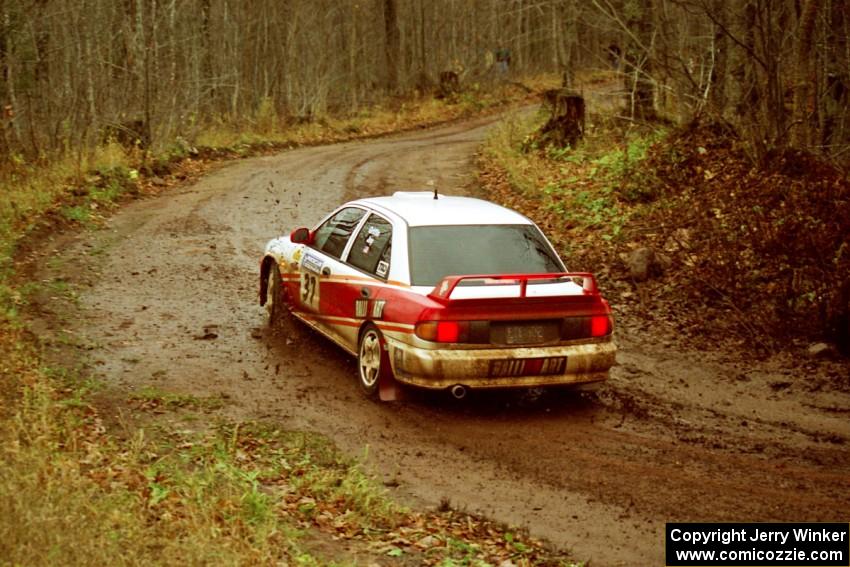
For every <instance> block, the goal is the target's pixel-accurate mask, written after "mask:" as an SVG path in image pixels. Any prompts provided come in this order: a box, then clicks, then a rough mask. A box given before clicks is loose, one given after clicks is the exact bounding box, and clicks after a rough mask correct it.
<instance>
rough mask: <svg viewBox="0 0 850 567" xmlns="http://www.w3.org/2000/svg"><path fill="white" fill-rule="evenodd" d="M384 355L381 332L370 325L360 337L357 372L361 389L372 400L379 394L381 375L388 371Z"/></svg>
mask: <svg viewBox="0 0 850 567" xmlns="http://www.w3.org/2000/svg"><path fill="white" fill-rule="evenodd" d="M383 355H384V353H383V337H382V336H381V331H379V330H378V329H377V328H376V327H374V326H372V325H369V327H367V328H366V330H365V331H363V334H362V335H360V344H359V346H358V348H357V371H358V376H359V378H360V387H361V388H363V391H364V392H365V393H366V395H367V396H369V397H370V398H374V397H375V396H376V395H377V394H378V386H379V382H380V380H381V375H382V373H383V372H386V371H387V369H386V368H385V367H384V366H385V364H384V356H383Z"/></svg>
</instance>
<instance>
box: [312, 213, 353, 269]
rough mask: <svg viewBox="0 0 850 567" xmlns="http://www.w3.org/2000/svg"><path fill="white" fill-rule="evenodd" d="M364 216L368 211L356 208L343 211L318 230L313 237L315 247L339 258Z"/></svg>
mask: <svg viewBox="0 0 850 567" xmlns="http://www.w3.org/2000/svg"><path fill="white" fill-rule="evenodd" d="M364 214H366V211H364V210H363V209H358V208H356V207H348V208H345V209H342V210H341V211H339V212H338V213H337V214H335V215H334V216H332V217H331V218H329V219H328V220H326V221H325V223H324V224H323V225H322V226H320V227H319V228H317V229H316V233H315V234H314V236H313V247H315V248H316V249H317V250H321V251H322V252H324V253H326V254H327V255H329V256H333V257H334V258H339V257H340V256H342V252H343V250H345V245H346V243H347V242H348V238H349V237H350V236H351V233H352V232H354V229H355V228H356V227H357V223H359V222H360V219H362V218H363V215H364Z"/></svg>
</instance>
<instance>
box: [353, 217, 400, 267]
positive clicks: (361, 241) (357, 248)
mask: <svg viewBox="0 0 850 567" xmlns="http://www.w3.org/2000/svg"><path fill="white" fill-rule="evenodd" d="M392 234H393V227H392V225H391V224H390V221H388V220H387V219H385V218H383V217H379V216H378V215H374V214H373V215H372V216H370V217H369V218H368V219H367V220H366V224H364V225H363V228H362V229H361V230H360V233H359V234H358V235H357V238H355V239H354V244H353V245H352V247H351V252H350V253H349V254H348V263H349V264H351V265H352V266H354V267H355V268H360V269H361V270H363V271H366V272H369V273H370V274H375V275H376V276H378V277H379V278H383V279H386V278H387V276H388V275H389V273H390V247H391V243H392Z"/></svg>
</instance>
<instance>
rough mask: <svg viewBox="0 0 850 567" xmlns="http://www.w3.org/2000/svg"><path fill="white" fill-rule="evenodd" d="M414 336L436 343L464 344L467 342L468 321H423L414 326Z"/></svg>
mask: <svg viewBox="0 0 850 567" xmlns="http://www.w3.org/2000/svg"><path fill="white" fill-rule="evenodd" d="M414 332H415V333H416V336H417V337H419V338H420V339H424V340H426V341H432V342H437V343H465V342H467V341H468V340H469V321H423V322H421V323H417V324H416V328H415V330H414Z"/></svg>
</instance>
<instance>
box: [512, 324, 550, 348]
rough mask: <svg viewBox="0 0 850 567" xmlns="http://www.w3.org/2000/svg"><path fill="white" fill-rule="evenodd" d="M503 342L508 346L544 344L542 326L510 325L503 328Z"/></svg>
mask: <svg viewBox="0 0 850 567" xmlns="http://www.w3.org/2000/svg"><path fill="white" fill-rule="evenodd" d="M505 342H506V343H507V344H509V345H527V344H540V343H544V342H546V327H545V326H543V325H511V326H508V327H505Z"/></svg>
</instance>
